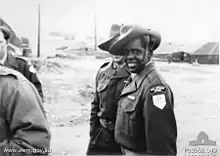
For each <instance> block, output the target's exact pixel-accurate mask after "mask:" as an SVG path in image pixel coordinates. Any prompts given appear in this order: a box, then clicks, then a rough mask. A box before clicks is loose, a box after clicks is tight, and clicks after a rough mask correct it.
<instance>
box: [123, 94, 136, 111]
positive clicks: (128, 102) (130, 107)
mask: <svg viewBox="0 0 220 156" xmlns="http://www.w3.org/2000/svg"><path fill="white" fill-rule="evenodd" d="M123 105H124V112H133V111H135V108H136V105H137V101H136V100H132V99H130V98H128V97H127V98H126V99H125V100H124V102H123Z"/></svg>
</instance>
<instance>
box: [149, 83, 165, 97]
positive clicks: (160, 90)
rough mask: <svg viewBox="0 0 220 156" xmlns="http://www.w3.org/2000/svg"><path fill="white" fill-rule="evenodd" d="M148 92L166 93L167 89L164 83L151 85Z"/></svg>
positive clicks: (153, 93)
mask: <svg viewBox="0 0 220 156" xmlns="http://www.w3.org/2000/svg"><path fill="white" fill-rule="evenodd" d="M148 92H149V94H151V95H157V94H165V93H166V92H167V89H166V87H165V86H164V85H156V86H153V87H151V88H150V89H149V91H148Z"/></svg>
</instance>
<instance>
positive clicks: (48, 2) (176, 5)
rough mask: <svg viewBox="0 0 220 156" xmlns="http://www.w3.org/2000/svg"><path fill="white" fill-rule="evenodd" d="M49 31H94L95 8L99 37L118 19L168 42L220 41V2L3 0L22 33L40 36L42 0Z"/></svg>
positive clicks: (1, 12)
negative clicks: (156, 32) (153, 33)
mask: <svg viewBox="0 0 220 156" xmlns="http://www.w3.org/2000/svg"><path fill="white" fill-rule="evenodd" d="M38 3H41V19H42V20H41V24H42V31H43V33H44V34H48V32H50V31H63V32H69V33H76V34H81V35H93V34H94V33H93V30H94V10H96V15H97V29H98V30H97V31H98V35H99V36H104V37H106V36H107V35H108V31H109V27H110V25H111V24H112V23H138V24H141V25H144V26H147V27H149V28H152V29H156V30H157V31H159V32H160V33H161V35H162V38H163V41H171V42H174V41H175V42H183V43H187V42H204V41H208V40H217V39H219V34H220V33H219V32H220V31H219V30H218V29H219V26H220V23H219V17H218V16H219V11H218V7H219V3H220V2H219V0H0V16H1V17H2V18H3V19H4V20H6V21H7V22H8V23H9V24H10V25H11V27H12V28H13V29H14V30H15V31H16V33H17V34H18V35H20V36H26V37H29V38H31V40H32V42H33V41H34V40H35V39H36V33H37V4H38Z"/></svg>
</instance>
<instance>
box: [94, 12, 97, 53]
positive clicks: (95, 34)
mask: <svg viewBox="0 0 220 156" xmlns="http://www.w3.org/2000/svg"><path fill="white" fill-rule="evenodd" d="M94 49H95V52H96V51H97V28H96V10H95V11H94Z"/></svg>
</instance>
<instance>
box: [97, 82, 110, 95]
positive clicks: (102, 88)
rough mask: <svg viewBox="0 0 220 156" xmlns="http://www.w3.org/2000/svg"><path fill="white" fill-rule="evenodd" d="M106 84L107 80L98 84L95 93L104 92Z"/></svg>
mask: <svg viewBox="0 0 220 156" xmlns="http://www.w3.org/2000/svg"><path fill="white" fill-rule="evenodd" d="M108 83H109V81H108V80H106V81H102V82H100V83H99V84H98V86H97V92H101V91H103V90H105V89H106V88H107V86H108Z"/></svg>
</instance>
